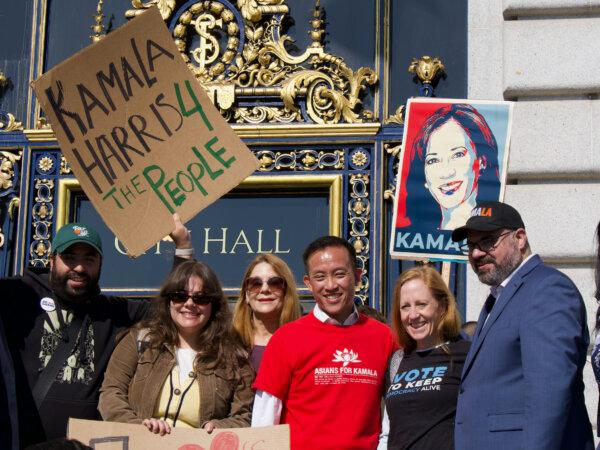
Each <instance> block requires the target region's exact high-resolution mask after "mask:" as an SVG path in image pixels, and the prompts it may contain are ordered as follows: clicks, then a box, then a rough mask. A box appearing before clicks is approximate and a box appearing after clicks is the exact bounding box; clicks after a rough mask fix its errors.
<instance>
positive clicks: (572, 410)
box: [455, 255, 593, 450]
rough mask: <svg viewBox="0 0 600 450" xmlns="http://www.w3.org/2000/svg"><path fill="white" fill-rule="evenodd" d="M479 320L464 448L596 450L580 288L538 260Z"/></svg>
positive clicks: (459, 420)
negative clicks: (588, 400) (585, 394)
mask: <svg viewBox="0 0 600 450" xmlns="http://www.w3.org/2000/svg"><path fill="white" fill-rule="evenodd" d="M484 321H485V314H484V313H483V311H482V314H481V315H480V317H479V321H478V324H477V330H476V331H475V335H474V337H473V344H472V345H471V349H470V351H469V354H468V355H467V359H466V361H465V366H464V369H463V375H462V382H461V387H460V390H459V396H458V405H457V412H456V430H455V444H456V450H464V449H474V450H475V449H476V450H481V449H485V450H494V449H498V450H500V449H502V450H504V449H511V450H512V449H526V450H534V449H540V450H542V449H543V450H552V449H565V450H567V449H568V450H578V449H593V437H592V429H591V425H590V421H589V418H588V414H587V410H586V407H585V400H584V397H583V388H584V386H583V378H582V370H583V366H584V364H585V358H586V352H587V348H588V344H589V335H588V328H587V324H586V314H585V305H584V303H583V300H582V298H581V295H580V293H579V291H578V290H577V288H576V287H575V285H574V284H573V282H572V281H571V280H570V279H569V278H568V277H567V276H565V275H564V274H562V273H561V272H559V271H558V270H556V269H553V268H551V267H548V266H546V265H545V264H543V263H542V261H541V260H540V258H539V257H538V256H537V255H536V256H533V257H532V258H531V259H530V260H529V261H527V262H526V263H525V264H524V265H523V266H522V267H521V268H520V269H518V270H517V272H516V273H515V274H514V276H513V277H512V278H511V280H510V281H509V283H508V285H507V286H506V287H505V288H504V289H503V290H502V292H501V294H500V297H499V298H498V299H497V301H496V304H495V306H494V307H493V309H492V312H491V314H490V316H489V318H488V320H487V322H485V325H484Z"/></svg>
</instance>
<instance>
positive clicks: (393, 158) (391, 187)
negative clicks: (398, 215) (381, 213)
mask: <svg viewBox="0 0 600 450" xmlns="http://www.w3.org/2000/svg"><path fill="white" fill-rule="evenodd" d="M383 148H384V149H385V152H386V154H387V155H388V158H386V162H387V164H386V166H387V167H389V164H391V165H392V172H393V173H394V176H393V178H392V179H391V180H388V188H387V189H386V190H385V191H383V198H384V200H388V201H392V202H394V200H395V198H396V174H397V173H398V155H400V152H401V151H402V143H397V142H386V143H385V144H383Z"/></svg>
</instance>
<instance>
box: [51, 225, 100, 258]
mask: <svg viewBox="0 0 600 450" xmlns="http://www.w3.org/2000/svg"><path fill="white" fill-rule="evenodd" d="M78 243H82V244H87V245H90V246H91V247H93V248H94V249H96V251H97V252H98V253H100V255H102V241H101V240H100V235H98V232H97V231H96V230H94V229H93V228H92V227H90V226H88V225H85V224H83V223H68V224H66V225H63V226H62V227H61V228H60V230H58V231H57V232H56V236H55V237H54V241H53V242H52V254H53V255H54V254H56V253H62V252H64V251H65V250H66V249H68V248H69V247H70V246H71V245H73V244H78Z"/></svg>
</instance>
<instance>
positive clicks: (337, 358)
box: [332, 348, 362, 367]
mask: <svg viewBox="0 0 600 450" xmlns="http://www.w3.org/2000/svg"><path fill="white" fill-rule="evenodd" d="M332 361H333V362H341V363H343V364H342V367H346V366H347V365H348V364H350V363H359V362H362V361H361V360H360V359H358V353H355V352H354V350H348V349H347V348H345V349H344V351H339V350H336V351H335V353H334V354H333V359H332Z"/></svg>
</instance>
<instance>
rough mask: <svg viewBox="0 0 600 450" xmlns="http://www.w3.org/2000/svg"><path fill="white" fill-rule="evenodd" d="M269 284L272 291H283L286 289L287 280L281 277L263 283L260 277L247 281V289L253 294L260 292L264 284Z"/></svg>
mask: <svg viewBox="0 0 600 450" xmlns="http://www.w3.org/2000/svg"><path fill="white" fill-rule="evenodd" d="M264 283H267V286H268V287H269V289H271V290H279V291H283V290H284V289H285V280H284V279H283V278H281V277H271V278H269V279H268V280H266V281H263V279H262V278H260V277H251V278H248V279H247V280H246V289H247V290H248V291H250V292H252V293H253V294H256V293H258V292H260V290H261V289H262V287H263V284H264Z"/></svg>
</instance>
